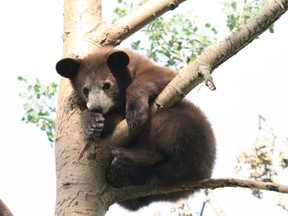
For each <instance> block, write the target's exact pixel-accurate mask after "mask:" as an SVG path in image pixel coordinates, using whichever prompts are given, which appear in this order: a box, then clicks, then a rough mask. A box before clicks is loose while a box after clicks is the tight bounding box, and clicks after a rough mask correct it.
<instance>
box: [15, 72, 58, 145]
mask: <svg viewBox="0 0 288 216" xmlns="http://www.w3.org/2000/svg"><path fill="white" fill-rule="evenodd" d="M17 79H18V82H19V85H20V86H21V90H22V92H21V93H19V96H20V97H21V98H22V99H23V109H24V111H25V113H24V116H23V118H22V121H24V122H26V123H32V124H35V125H36V126H37V127H38V128H40V129H41V130H42V131H44V132H45V133H46V135H47V137H48V140H49V141H50V143H51V145H52V144H53V143H54V137H55V120H54V119H55V113H56V105H55V103H54V102H55V98H56V95H57V92H58V85H57V84H56V83H49V84H48V85H43V83H41V82H40V80H38V79H36V80H35V81H34V83H30V82H28V80H27V79H25V78H23V77H22V76H18V78H17Z"/></svg>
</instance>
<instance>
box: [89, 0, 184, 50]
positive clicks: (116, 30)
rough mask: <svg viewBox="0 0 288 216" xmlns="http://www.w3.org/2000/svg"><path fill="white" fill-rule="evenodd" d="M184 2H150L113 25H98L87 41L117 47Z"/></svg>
mask: <svg viewBox="0 0 288 216" xmlns="http://www.w3.org/2000/svg"><path fill="white" fill-rule="evenodd" d="M184 1H185V0H158V1H153V0H150V1H148V2H147V3H146V4H144V5H142V6H141V7H139V8H138V9H137V10H135V11H133V12H132V13H130V14H127V15H126V16H125V17H122V18H121V19H119V20H118V21H116V22H115V23H113V24H107V23H100V24H98V25H97V26H96V27H95V28H94V29H93V30H92V31H91V32H89V39H88V40H89V41H91V42H93V43H94V44H100V45H102V46H107V45H114V46H116V45H119V44H120V43H121V42H122V41H123V40H125V39H126V38H128V37H129V36H131V35H132V34H134V33H135V32H137V31H138V30H139V29H141V28H142V27H144V26H145V25H147V24H148V23H150V22H151V21H152V20H154V19H156V18H157V17H159V16H161V15H163V14H164V13H166V12H167V11H169V10H174V9H175V8H177V7H178V5H179V4H181V3H183V2H184Z"/></svg>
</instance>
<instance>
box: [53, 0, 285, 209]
mask: <svg viewBox="0 0 288 216" xmlns="http://www.w3.org/2000/svg"><path fill="white" fill-rule="evenodd" d="M162 2H163V3H166V1H161V3H162ZM181 2H182V1H180V2H179V3H181ZM156 5H158V6H159V7H158V9H156V8H157V7H156ZM270 5H271V6H272V5H273V4H272V3H271V4H270ZM280 5H283V8H281V6H279V5H278V6H279V7H278V8H277V5H276V4H275V5H274V6H275V8H274V9H273V10H272V11H273V12H275V14H271V13H270V14H271V17H272V20H270V18H271V17H269V16H268V17H264V16H263V14H266V13H264V12H263V11H262V13H261V12H259V14H258V17H255V18H254V19H252V21H251V22H248V21H247V24H246V25H244V27H245V26H246V27H247V28H243V26H241V27H242V28H241V27H240V28H238V30H237V31H236V32H237V34H236V33H235V32H234V33H232V35H231V36H230V37H228V38H226V39H225V40H224V41H222V42H220V43H218V46H217V45H215V46H214V47H212V48H211V49H209V50H208V51H206V52H204V53H203V55H201V56H200V57H199V58H198V59H197V60H196V61H194V63H192V64H190V66H188V67H187V68H186V69H187V70H183V73H182V75H183V76H182V78H179V77H178V78H176V79H175V80H173V81H172V83H177V84H176V85H175V84H174V85H173V84H171V85H169V86H170V88H169V87H168V88H167V89H168V90H167V89H166V94H162V95H164V98H163V97H162V99H161V96H159V98H158V99H157V101H156V103H157V104H158V106H154V110H157V109H158V108H159V107H163V108H165V107H166V106H169V105H171V104H172V103H175V102H176V101H177V100H180V99H181V98H182V97H183V96H184V95H185V94H186V93H187V92H189V90H191V89H192V88H193V86H195V85H196V84H197V83H199V82H200V81H202V80H203V79H202V78H198V70H199V67H203V68H204V70H203V71H204V72H207V71H208V72H210V71H213V69H215V67H217V66H219V65H220V64H221V63H223V62H224V61H225V60H227V59H228V58H229V57H231V56H232V55H233V54H235V53H236V52H238V51H239V50H240V49H242V48H243V47H244V45H247V44H248V43H249V42H251V40H252V39H253V38H255V37H256V36H257V35H259V34H260V33H261V32H263V30H264V29H266V28H267V27H268V26H269V24H270V23H272V22H273V21H275V20H274V19H276V18H278V17H279V16H280V15H281V14H282V13H284V12H285V11H286V10H287V1H282V3H281V4H280ZM160 6H161V5H160V4H158V3H150V7H151V9H147V8H146V7H144V9H142V11H141V9H140V12H139V11H138V12H136V13H134V14H130V15H129V16H127V17H124V18H123V19H121V20H119V21H118V22H116V23H115V24H103V23H100V21H101V12H100V8H101V3H100V2H99V1H98V2H97V1H96V2H94V1H93V2H92V1H91V2H90V1H87V2H82V1H78V2H73V1H65V7H64V8H65V14H64V15H65V17H64V18H65V26H66V28H65V33H64V36H65V37H64V39H65V42H64V56H82V55H84V54H86V53H88V52H91V51H92V50H94V49H96V47H97V46H100V45H108V44H110V45H116V44H118V43H119V42H121V41H122V40H123V39H124V38H126V37H128V36H129V35H131V34H132V33H133V32H135V31H137V30H138V29H139V28H140V27H141V26H143V25H144V24H146V23H147V22H148V21H150V20H151V19H152V17H151V14H153V13H152V11H153V10H152V9H154V12H155V13H154V14H156V15H161V13H163V12H164V11H166V10H168V9H173V8H175V7H176V6H177V3H176V1H172V3H169V2H168V4H164V6H163V5H162V7H160ZM95 8H97V9H99V10H97V11H96V12H95V10H94V9H95ZM163 8H165V9H163ZM271 8H272V7H271ZM276 8H277V9H276ZM151 10H152V11H151ZM159 11H161V13H160V12H159ZM144 12H145V14H146V15H147V16H146V17H144V18H143V17H142V18H143V19H142V20H141V19H140V18H139V17H138V16H136V15H142V14H144ZM158 12H159V13H158ZM135 14H136V15H135ZM267 14H269V13H267ZM261 15H262V16H261ZM137 18H139V19H137ZM137 20H138V21H139V22H136V21H137ZM253 20H254V23H253ZM255 20H256V21H258V24H259V26H257V25H255ZM133 21H134V22H133ZM140 21H142V22H140ZM97 23H98V25H97ZM126 24H127V25H126ZM125 26H126V27H127V28H125ZM245 29H246V30H247V29H248V32H247V31H246V33H245ZM96 30H97V31H96ZM219 44H220V45H219ZM220 47H221V48H220ZM203 63H204V64H203ZM200 70H202V69H200ZM206 74H207V73H204V75H206ZM191 75H192V78H191ZM208 75H209V73H208ZM183 77H184V78H183ZM193 78H197V81H193V84H192V85H191V84H190V82H191V80H193ZM185 80H186V81H187V83H184V84H183V85H182V84H179V83H181V81H185ZM171 86H182V88H180V89H175V88H173V87H171ZM171 91H174V92H176V96H175V98H172V99H171V98H169V97H168V96H170V95H173V94H170V93H171ZM71 92H72V91H71V87H70V85H69V83H68V82H67V80H61V86H60V96H59V105H58V113H57V127H56V129H57V131H56V133H57V134H56V161H57V175H58V183H57V185H58V186H57V191H58V197H57V211H56V214H57V215H63V214H64V215H65V214H69V215H70V214H71V215H77V212H82V213H85V214H88V215H89V214H91V215H102V214H104V213H105V211H106V209H107V208H108V206H109V205H110V204H111V203H112V202H113V201H114V200H117V199H118V198H119V199H121V194H122V195H124V194H126V195H127V192H128V191H129V190H130V191H131V190H132V189H133V188H130V189H129V188H128V189H127V190H125V189H123V190H114V189H112V188H110V187H109V186H108V185H107V184H106V182H105V178H104V171H105V168H106V167H107V166H108V165H109V162H110V160H111V156H110V154H109V148H108V147H109V145H116V144H115V143H116V140H118V138H119V136H121V137H122V136H123V135H122V134H123V133H122V132H123V130H124V131H126V133H124V135H125V136H126V138H127V137H128V134H127V129H125V128H126V126H125V122H123V123H122V124H121V125H120V126H119V127H118V128H117V130H116V131H115V133H114V134H113V135H112V137H111V138H110V139H108V140H101V141H98V142H97V143H95V144H93V145H91V146H90V148H89V150H87V151H85V152H84V156H83V157H82V158H81V159H80V160H79V154H80V152H81V151H82V150H83V149H84V146H85V143H84V141H83V138H82V135H81V128H80V127H79V124H78V122H79V113H80V109H79V103H78V99H77V97H75V96H71ZM179 93H180V94H179ZM159 105H160V106H159ZM122 142H123V141H122ZM87 155H88V156H89V157H87ZM93 159H95V160H93ZM146 189H147V188H146ZM188 189H189V188H188ZM158 190H161V189H158ZM174 190H178V189H174ZM143 191H145V190H143ZM143 191H142V192H141V191H140V188H135V192H138V193H135V196H138V195H140V194H142V195H143V194H144V193H143ZM152 192H153V191H152ZM152 192H151V193H152ZM154 193H157V191H156V192H155V191H154ZM122 198H123V197H122Z"/></svg>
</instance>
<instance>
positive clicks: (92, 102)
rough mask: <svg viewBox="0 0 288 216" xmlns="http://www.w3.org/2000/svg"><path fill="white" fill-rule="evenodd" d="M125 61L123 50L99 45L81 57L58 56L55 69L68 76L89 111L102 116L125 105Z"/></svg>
mask: <svg viewBox="0 0 288 216" xmlns="http://www.w3.org/2000/svg"><path fill="white" fill-rule="evenodd" d="M129 62H130V58H129V55H128V54H127V53H126V52H124V51H118V50H115V49H113V48H101V50H100V51H99V52H96V53H93V54H90V55H88V56H86V57H84V58H83V59H74V58H64V59H61V60H60V61H59V62H58V63H57V64H56V71H57V72H58V74H60V75H61V76H63V77H66V78H69V79H70V81H71V84H72V86H73V88H74V90H75V91H76V93H77V94H78V95H79V96H80V97H81V98H82V100H83V101H84V102H85V103H86V106H87V108H88V109H89V110H90V111H91V112H99V113H102V114H103V115H105V114H107V113H108V112H109V111H111V110H114V109H117V108H118V109H123V108H124V107H125V91H126V89H127V87H128V85H129V84H130V83H131V75H130V71H129V68H128V65H129Z"/></svg>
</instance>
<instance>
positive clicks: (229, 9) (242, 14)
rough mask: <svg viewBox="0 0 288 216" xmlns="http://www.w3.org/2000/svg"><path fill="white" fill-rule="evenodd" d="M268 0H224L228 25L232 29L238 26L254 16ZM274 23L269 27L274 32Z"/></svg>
mask: <svg viewBox="0 0 288 216" xmlns="http://www.w3.org/2000/svg"><path fill="white" fill-rule="evenodd" d="M266 2H267V0H242V1H238V0H233V1H227V0H224V1H222V5H223V9H222V12H223V13H224V14H226V15H227V27H228V29H229V30H230V31H233V30H234V29H236V28H238V27H239V25H241V24H242V23H243V22H245V20H247V19H249V18H250V17H252V16H253V15H254V14H255V13H256V12H257V11H258V10H259V9H260V8H261V7H262V6H263V5H264V4H265V3H266ZM273 27H274V25H271V26H270V27H269V31H270V33H274V28H273Z"/></svg>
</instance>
